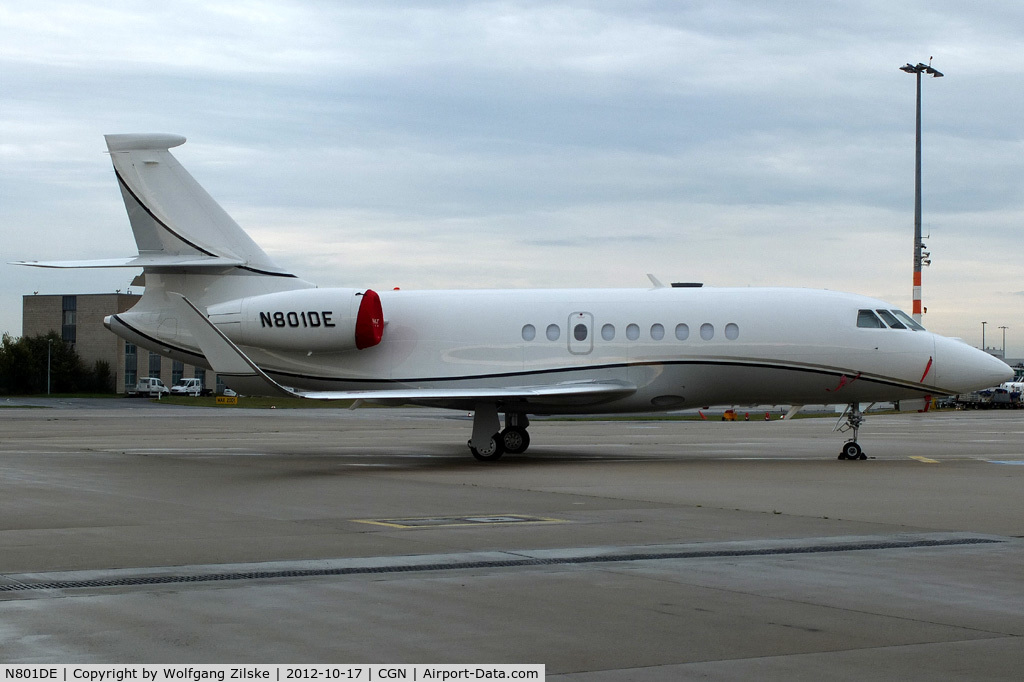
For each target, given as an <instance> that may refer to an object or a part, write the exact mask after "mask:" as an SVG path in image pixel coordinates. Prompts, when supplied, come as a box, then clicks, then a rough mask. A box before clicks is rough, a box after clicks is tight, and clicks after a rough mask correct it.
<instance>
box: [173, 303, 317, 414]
mask: <svg viewBox="0 0 1024 682" xmlns="http://www.w3.org/2000/svg"><path fill="white" fill-rule="evenodd" d="M168 295H169V296H170V298H171V300H172V301H173V303H174V306H175V308H176V309H177V311H178V314H179V318H180V321H181V322H182V324H183V325H184V326H185V328H186V329H188V331H189V332H191V334H192V338H193V339H195V341H196V343H197V344H198V345H199V350H200V351H201V352H202V353H203V355H205V356H206V359H207V361H209V363H210V366H211V367H212V368H213V371H214V372H216V373H217V374H219V375H220V376H221V377H222V378H223V379H224V381H225V383H226V384H228V385H229V386H231V388H233V389H234V390H236V391H238V392H239V393H247V394H249V395H266V396H281V397H286V396H288V397H300V396H299V394H298V393H296V392H295V391H293V390H291V389H289V388H286V387H284V386H282V385H281V384H279V383H277V382H276V381H274V380H273V379H271V378H270V377H269V376H268V375H267V373H266V372H264V371H263V370H262V369H260V368H259V367H258V366H257V365H256V363H255V362H253V361H252V360H250V359H249V358H248V357H247V356H246V355H245V353H243V352H242V351H241V350H240V349H239V348H238V346H236V345H235V344H234V342H232V341H231V339H229V338H228V337H227V336H225V335H224V332H222V331H221V330H219V329H217V327H216V326H214V324H213V323H212V322H210V319H209V318H208V317H206V315H204V314H203V313H202V311H200V310H199V308H197V307H196V306H195V305H194V304H193V303H192V301H190V300H188V299H187V298H185V297H184V296H183V295H181V294H179V293H174V292H168Z"/></svg>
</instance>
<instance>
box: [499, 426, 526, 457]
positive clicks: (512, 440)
mask: <svg viewBox="0 0 1024 682" xmlns="http://www.w3.org/2000/svg"><path fill="white" fill-rule="evenodd" d="M501 446H502V448H504V450H505V452H509V453H512V454H513V455H519V454H522V453H524V452H526V449H527V448H528V447H530V434H529V433H528V432H527V431H526V429H523V428H520V427H518V426H510V427H508V428H507V429H505V430H504V431H502V432H501Z"/></svg>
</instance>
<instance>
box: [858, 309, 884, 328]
mask: <svg viewBox="0 0 1024 682" xmlns="http://www.w3.org/2000/svg"><path fill="white" fill-rule="evenodd" d="M857 326H858V327H863V328H866V329H885V325H884V324H882V321H881V320H880V319H878V316H877V315H875V314H874V313H873V312H871V311H870V310H859V311H857Z"/></svg>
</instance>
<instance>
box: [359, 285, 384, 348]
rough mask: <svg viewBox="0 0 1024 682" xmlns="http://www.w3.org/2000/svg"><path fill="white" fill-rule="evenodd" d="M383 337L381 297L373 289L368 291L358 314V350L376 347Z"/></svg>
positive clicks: (365, 292)
mask: <svg viewBox="0 0 1024 682" xmlns="http://www.w3.org/2000/svg"><path fill="white" fill-rule="evenodd" d="M383 336H384V311H383V310H382V309H381V307H380V296H378V295H377V292H376V291H374V290H373V289H367V290H366V291H364V292H363V300H362V301H360V302H359V312H358V313H356V348H358V349H359V350H362V349H364V348H371V347H372V346H376V345H377V344H378V343H380V340H381V338H383Z"/></svg>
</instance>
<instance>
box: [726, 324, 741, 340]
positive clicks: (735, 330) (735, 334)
mask: <svg viewBox="0 0 1024 682" xmlns="http://www.w3.org/2000/svg"><path fill="white" fill-rule="evenodd" d="M739 337H740V328H739V326H738V325H736V323H734V322H730V323H729V324H727V325H725V338H727V339H729V340H730V341H735V340H736V339H738V338H739Z"/></svg>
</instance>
